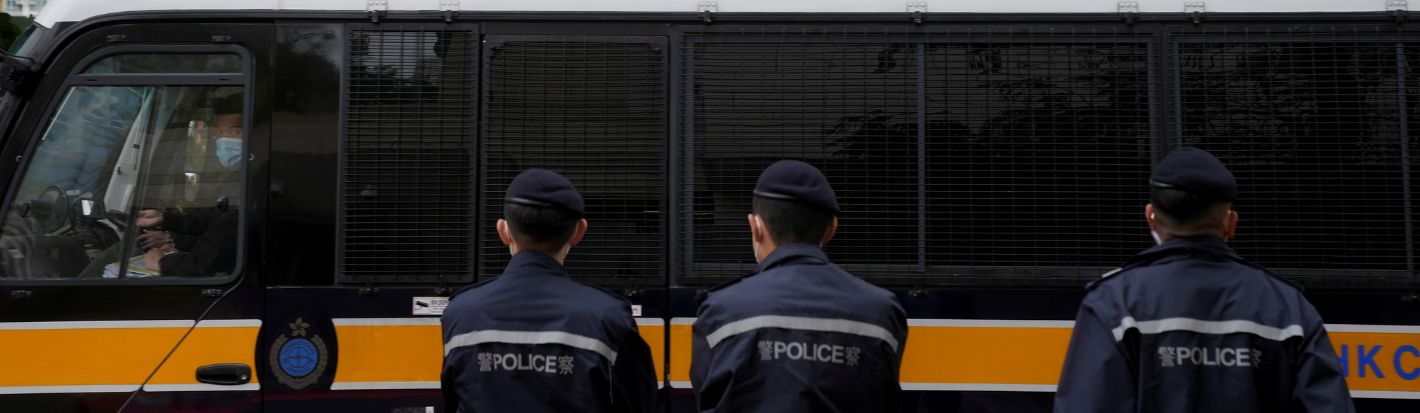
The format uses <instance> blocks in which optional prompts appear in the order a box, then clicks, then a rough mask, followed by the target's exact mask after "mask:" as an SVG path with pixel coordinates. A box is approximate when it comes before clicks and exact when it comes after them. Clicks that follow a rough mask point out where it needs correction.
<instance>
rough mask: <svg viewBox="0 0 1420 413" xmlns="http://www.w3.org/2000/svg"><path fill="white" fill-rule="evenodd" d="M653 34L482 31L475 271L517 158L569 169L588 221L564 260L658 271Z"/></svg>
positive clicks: (633, 276)
mask: <svg viewBox="0 0 1420 413" xmlns="http://www.w3.org/2000/svg"><path fill="white" fill-rule="evenodd" d="M663 45H664V39H663V38H637V37H624V38H623V37H561V36H556V37H549V36H534V37H510V36H489V37H488V44H487V46H486V47H487V49H486V51H485V53H486V56H487V59H486V60H485V65H486V66H485V67H486V69H485V73H486V78H485V89H484V90H485V92H484V108H485V111H484V134H483V139H482V148H483V152H482V162H481V165H482V174H483V175H482V176H483V181H482V187H481V192H482V199H483V201H482V214H483V215H482V222H481V223H480V224H481V225H480V226H479V228H480V231H483V236H482V244H481V245H480V247H479V253H480V260H479V262H480V267H481V274H482V276H483V277H487V276H496V275H497V274H499V273H501V272H502V271H503V268H504V266H506V265H507V262H508V249H507V247H505V246H503V245H502V244H501V242H499V239H498V237H497V235H496V234H495V233H494V232H493V231H494V224H495V222H496V221H497V220H498V218H500V217H501V216H502V215H503V195H504V191H505V190H506V189H507V187H508V183H509V182H511V181H512V179H513V177H515V176H517V174H518V173H519V172H521V171H522V170H524V169H527V168H533V167H540V168H547V169H551V170H554V171H557V172H558V173H561V174H562V175H564V176H566V177H567V178H568V179H570V180H571V181H572V183H573V185H576V187H577V189H578V190H579V191H580V192H581V194H582V197H583V199H584V200H585V201H586V204H587V214H586V219H587V221H588V222H589V230H588V233H587V236H586V238H585V239H584V240H583V241H582V244H580V245H578V246H577V247H576V248H575V252H573V254H572V256H570V257H569V258H568V260H567V270H568V272H569V273H570V274H572V275H573V276H574V277H577V278H579V279H583V280H590V281H594V282H596V283H598V284H601V285H617V286H660V285H663V284H664V282H665V281H664V280H665V279H664V274H665V264H664V263H665V256H664V254H665V251H666V250H665V247H664V244H665V232H664V231H665V230H664V228H665V218H664V213H663V211H665V210H666V205H665V203H666V199H665V198H666V197H665V195H664V193H665V184H666V181H665V173H666V168H665V152H666V143H667V135H668V133H669V132H668V127H667V126H666V104H667V98H666V63H665V60H666V59H665V54H664V52H663V47H664V46H663Z"/></svg>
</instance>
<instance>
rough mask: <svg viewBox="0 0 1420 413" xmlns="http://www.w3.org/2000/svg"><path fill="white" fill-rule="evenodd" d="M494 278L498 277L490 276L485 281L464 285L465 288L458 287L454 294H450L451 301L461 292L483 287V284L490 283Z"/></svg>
mask: <svg viewBox="0 0 1420 413" xmlns="http://www.w3.org/2000/svg"><path fill="white" fill-rule="evenodd" d="M493 280H497V278H489V279H486V280H483V281H479V282H476V283H473V284H469V285H465V286H463V288H460V289H458V290H457V291H454V293H453V294H450V295H449V301H453V300H454V297H458V296H459V294H463V293H464V292H466V291H468V290H472V289H474V288H478V287H481V286H483V285H484V284H488V283H489V282H492V281H493Z"/></svg>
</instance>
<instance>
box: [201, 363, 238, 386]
mask: <svg viewBox="0 0 1420 413" xmlns="http://www.w3.org/2000/svg"><path fill="white" fill-rule="evenodd" d="M197 381H198V382H201V383H207V384H220V385H223V386H236V385H240V384H247V383H250V382H251V367H250V366H247V365H245V364H241V363H226V364H208V365H206V366H202V367H198V368H197Z"/></svg>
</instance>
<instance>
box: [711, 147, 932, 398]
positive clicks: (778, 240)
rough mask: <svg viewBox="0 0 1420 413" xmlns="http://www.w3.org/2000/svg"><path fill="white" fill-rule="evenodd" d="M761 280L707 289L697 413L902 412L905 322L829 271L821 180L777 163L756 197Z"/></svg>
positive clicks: (793, 164)
mask: <svg viewBox="0 0 1420 413" xmlns="http://www.w3.org/2000/svg"><path fill="white" fill-rule="evenodd" d="M753 208H754V212H753V213H751V214H749V230H750V231H749V232H750V237H751V243H752V245H753V247H754V254H755V259H756V260H758V261H759V272H758V273H757V274H754V275H750V276H747V277H744V278H741V279H739V280H738V281H734V282H731V283H728V284H726V285H722V286H720V287H717V288H715V289H713V290H711V291H710V292H709V293H708V294H707V295H706V296H705V297H704V299H703V301H702V302H701V303H700V309H699V312H698V317H699V318H698V319H697V320H696V321H695V326H694V329H693V332H694V333H693V340H692V347H693V354H692V361H691V376H690V379H691V383H692V384H693V385H694V386H695V391H696V398H697V401H698V403H699V410H700V411H702V412H710V411H724V412H756V411H758V412H829V411H832V412H885V411H896V410H897V406H898V404H899V396H900V393H901V389H900V387H899V386H898V367H899V364H900V363H901V360H902V350H903V345H904V344H905V343H906V341H907V319H906V316H905V314H904V312H903V310H902V307H901V306H900V305H899V304H898V301H897V297H896V296H894V295H893V294H892V293H890V292H888V291H887V290H884V289H881V288H878V287H874V286H872V285H870V284H868V283H867V282H864V281H863V280H862V279H859V278H858V277H855V276H853V274H849V273H848V272H846V271H843V269H841V268H838V267H837V266H835V265H833V263H832V262H830V261H829V260H828V257H827V256H826V255H824V253H823V250H821V249H820V247H821V246H822V245H824V244H826V243H828V241H829V240H830V239H833V234H834V232H835V231H836V230H837V228H838V218H837V217H836V215H837V214H838V211H839V209H838V200H837V198H836V197H835V195H834V193H833V189H832V188H830V187H829V185H828V180H827V179H824V176H823V173H821V172H819V170H818V169H816V168H814V167H813V166H810V165H809V164H806V163H803V162H798V161H780V162H776V163H775V164H773V165H770V166H769V168H767V169H765V170H764V173H763V174H762V175H760V176H759V182H758V183H757V184H756V185H755V188H754V204H753Z"/></svg>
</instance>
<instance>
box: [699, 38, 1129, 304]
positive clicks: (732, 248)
mask: <svg viewBox="0 0 1420 413" xmlns="http://www.w3.org/2000/svg"><path fill="white" fill-rule="evenodd" d="M898 30H901V29H898ZM683 44H684V45H685V46H684V47H683V49H682V51H681V54H682V59H683V60H682V70H681V72H682V73H681V76H682V78H681V80H682V82H683V83H682V86H681V87H682V89H681V93H682V95H683V97H682V104H681V113H680V121H681V136H682V140H683V142H682V148H683V150H682V151H681V152H680V155H681V158H680V159H681V171H683V172H682V173H683V175H682V176H681V178H680V179H681V182H680V184H679V188H680V193H679V196H680V197H681V200H682V202H683V205H684V207H683V208H682V211H683V215H682V216H681V220H680V221H679V222H680V224H679V227H678V228H677V230H678V231H679V237H678V238H679V239H681V240H682V246H683V248H684V249H683V257H684V258H683V259H682V260H683V261H682V267H681V277H680V281H681V282H682V283H687V284H708V283H713V282H717V281H720V280H723V279H725V278H728V277H731V276H736V275H741V274H744V273H746V272H749V271H752V270H753V269H754V266H755V265H754V257H753V255H752V253H751V251H750V248H749V241H748V229H747V227H746V223H745V218H744V216H745V213H746V212H748V211H749V208H750V207H749V205H750V200H751V196H750V189H751V188H752V187H753V185H754V181H755V179H756V177H757V176H758V174H759V173H760V171H762V170H763V168H764V167H765V166H767V165H768V164H769V163H771V162H773V161H775V160H778V159H785V158H790V159H801V160H805V161H807V162H809V163H812V164H815V165H817V166H819V167H820V168H821V169H822V170H823V171H824V173H825V174H826V175H827V176H828V179H829V180H830V182H831V183H832V184H833V185H834V188H835V190H836V192H837V193H838V197H839V202H840V204H842V206H843V209H844V211H843V213H842V214H840V229H839V233H838V236H837V237H836V238H835V240H834V241H833V242H832V243H831V244H830V245H829V248H828V250H829V254H830V255H831V256H832V257H833V258H834V260H835V262H837V263H839V264H841V265H843V266H844V267H846V268H847V269H849V270H850V271H854V272H855V273H858V274H860V275H864V276H867V277H868V278H870V279H874V280H875V281H878V282H887V283H917V282H928V283H930V282H941V281H942V278H941V277H944V276H981V275H988V273H993V272H994V273H1002V272H1006V273H1010V274H1012V275H1015V276H1020V275H1027V274H1030V273H1031V271H1032V270H1034V271H1035V272H1036V273H1040V272H1041V271H1040V270H1041V267H1050V268H1048V270H1049V272H1048V274H1050V275H1058V274H1060V273H1061V272H1062V271H1063V272H1067V273H1069V274H1072V275H1073V274H1079V273H1082V272H1089V273H1093V274H1098V271H1101V269H1100V267H1105V266H1110V265H1114V264H1116V263H1118V262H1119V261H1120V260H1122V259H1123V258H1124V257H1127V256H1128V255H1129V254H1131V253H1133V252H1134V251H1137V250H1138V249H1139V248H1141V247H1144V246H1145V245H1146V244H1145V242H1146V241H1147V239H1148V238H1147V236H1146V235H1144V234H1146V233H1145V232H1144V229H1142V226H1141V225H1140V224H1138V223H1137V222H1135V221H1137V220H1128V219H1127V218H1129V217H1137V216H1138V215H1139V209H1140V208H1141V206H1142V204H1143V198H1144V195H1142V194H1141V188H1140V185H1139V182H1140V181H1141V179H1142V177H1143V176H1146V175H1147V170H1148V165H1149V148H1150V138H1149V136H1150V132H1151V131H1150V125H1151V122H1150V116H1149V105H1148V98H1149V92H1148V91H1149V82H1150V80H1151V77H1150V75H1149V71H1148V64H1149V59H1148V53H1149V49H1148V47H1147V43H1145V42H1143V41H1141V40H1140V39H1139V38H1138V37H1134V38H1130V37H1128V36H1124V35H1100V34H1095V33H1091V34H1075V33H1055V34H1051V35H1031V34H1026V33H1015V32H1001V33H972V32H969V31H963V32H950V33H939V34H920V33H919V34H906V33H901V32H899V33H893V32H890V31H884V30H881V29H879V30H877V31H874V30H872V29H858V30H842V29H827V28H793V29H779V30H766V29H756V30H754V31H749V30H733V29H725V30H722V31H712V32H704V33H691V34H688V35H687V37H686V39H685V41H684V42H683ZM988 266H989V267H988ZM919 278H935V279H929V280H926V281H913V280H914V279H919Z"/></svg>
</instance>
